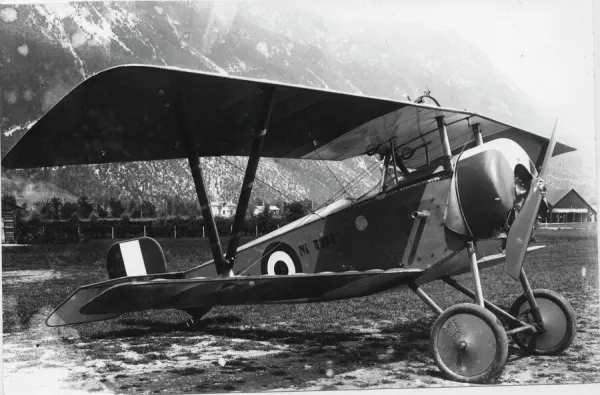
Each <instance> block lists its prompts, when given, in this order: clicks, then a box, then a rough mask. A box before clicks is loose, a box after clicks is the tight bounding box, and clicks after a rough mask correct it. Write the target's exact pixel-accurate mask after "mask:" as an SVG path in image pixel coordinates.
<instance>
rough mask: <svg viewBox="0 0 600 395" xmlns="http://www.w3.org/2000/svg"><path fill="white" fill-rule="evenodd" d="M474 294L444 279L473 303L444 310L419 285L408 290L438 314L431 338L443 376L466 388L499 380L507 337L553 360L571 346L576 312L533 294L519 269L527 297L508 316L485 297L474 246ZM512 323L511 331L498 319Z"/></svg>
mask: <svg viewBox="0 0 600 395" xmlns="http://www.w3.org/2000/svg"><path fill="white" fill-rule="evenodd" d="M467 247H468V252H469V259H470V264H471V274H472V275H473V280H474V283H475V288H476V291H475V292H473V291H471V290H469V289H467V288H466V287H464V286H463V285H461V284H460V283H458V282H457V281H456V280H454V279H452V278H450V277H443V278H442V280H443V281H444V282H446V283H447V284H448V285H450V286H452V287H453V288H455V289H456V290H458V291H459V292H461V293H463V294H465V295H467V296H468V297H470V298H471V299H473V300H474V301H475V304H471V303H462V304H458V305H454V306H452V307H450V308H448V309H446V310H444V311H442V309H441V308H440V307H439V306H438V305H437V304H436V303H435V302H434V301H433V300H432V299H431V298H430V297H429V296H428V295H427V294H425V292H424V291H423V290H422V289H421V288H420V287H419V286H418V285H417V284H410V288H411V289H412V290H413V291H414V292H415V293H416V294H417V295H418V296H419V297H420V298H421V299H422V300H423V301H424V302H425V303H426V304H427V305H428V306H429V307H430V308H431V309H432V310H433V311H435V312H436V313H437V314H439V316H438V318H437V319H436V320H435V322H434V324H433V328H432V330H431V336H430V342H431V343H430V344H431V351H432V354H433V358H434V361H435V363H436V365H437V366H438V368H439V369H440V371H441V372H442V373H443V374H444V376H446V377H447V378H448V379H451V380H455V381H461V382H466V383H488V382H490V381H491V380H493V379H495V378H497V377H499V376H500V374H501V373H502V371H503V370H504V366H505V364H506V359H507V356H508V336H512V338H513V340H514V342H515V343H516V344H517V345H518V346H519V347H520V348H521V349H523V350H525V351H527V352H530V353H533V354H538V355H555V354H558V353H561V352H562V351H564V350H566V349H567V348H568V347H569V345H571V343H572V341H573V339H574V337H575V332H576V318H575V312H574V311H573V308H572V307H571V305H570V304H569V302H567V301H566V300H565V299H564V298H563V297H562V296H560V295H559V294H557V293H556V292H553V291H549V290H545V289H536V290H532V289H531V286H530V285H529V281H528V280H527V276H526V275H525V272H524V271H523V269H521V276H520V280H521V286H522V287H523V292H524V293H523V294H522V295H521V296H519V297H518V298H517V299H516V300H515V302H514V303H513V305H512V307H511V308H510V313H507V312H506V311H504V310H503V309H501V308H500V307H498V306H496V305H494V304H492V303H490V302H489V301H487V300H485V299H484V298H483V291H482V288H481V281H480V278H479V270H478V266H477V257H476V254H475V246H474V243H473V242H469V243H467ZM499 318H503V319H504V320H505V321H506V322H508V325H507V327H508V328H507V329H508V330H507V329H505V328H504V326H503V324H502V323H501V321H500V320H499Z"/></svg>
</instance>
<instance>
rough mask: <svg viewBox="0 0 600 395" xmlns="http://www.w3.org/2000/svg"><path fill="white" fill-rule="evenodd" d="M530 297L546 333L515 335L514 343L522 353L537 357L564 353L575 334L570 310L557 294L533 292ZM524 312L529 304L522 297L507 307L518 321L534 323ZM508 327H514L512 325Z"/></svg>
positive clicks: (538, 290) (574, 320)
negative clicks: (542, 321)
mask: <svg viewBox="0 0 600 395" xmlns="http://www.w3.org/2000/svg"><path fill="white" fill-rule="evenodd" d="M533 296H534V297H535V300H536V303H537V304H538V308H539V309H540V313H541V314H542V319H543V320H544V327H545V329H546V332H544V333H541V334H531V333H527V332H519V333H515V334H514V335H513V340H514V342H515V343H516V344H517V345H518V346H519V347H520V348H521V349H522V350H525V351H527V352H529V353H532V354H537V355H556V354H559V353H561V352H563V351H565V350H566V349H567V348H568V347H569V346H570V345H571V343H572V342H573V339H574V338H575V333H576V332H577V319H576V316H575V311H574V310H573V307H571V304H570V303H569V302H568V301H567V300H566V299H565V298H564V297H562V296H561V295H560V294H558V293H556V292H554V291H550V290H548V289H534V290H533ZM528 309H529V302H527V297H526V296H525V294H523V295H521V296H519V297H518V298H517V300H515V302H514V303H513V305H512V306H511V308H510V314H511V315H512V316H513V317H516V318H518V319H520V320H521V321H525V322H527V323H534V320H533V317H532V315H531V314H530V313H527V312H526V311H527V310H528ZM511 326H513V327H514V324H512V325H511Z"/></svg>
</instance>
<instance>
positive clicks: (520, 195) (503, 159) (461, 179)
mask: <svg viewBox="0 0 600 395" xmlns="http://www.w3.org/2000/svg"><path fill="white" fill-rule="evenodd" d="M454 160H455V171H454V175H453V178H452V183H451V191H450V197H449V201H448V208H447V211H446V227H448V228H449V229H450V230H452V231H454V232H456V233H459V234H462V235H471V236H473V237H474V238H475V239H489V238H496V237H503V236H506V232H505V231H506V221H507V217H508V214H509V212H510V211H511V209H512V208H513V207H515V205H518V204H519V203H520V202H522V201H523V200H524V198H525V196H526V195H527V192H528V185H529V182H530V181H531V179H532V178H533V177H535V176H537V170H536V169H535V166H534V164H533V163H532V162H531V159H530V158H529V156H528V155H527V153H526V152H525V150H524V149H523V148H521V146H520V145H518V144H517V143H516V142H514V141H513V140H509V139H497V140H493V141H490V142H488V143H485V144H482V145H480V146H477V147H474V148H472V149H470V150H468V151H466V152H465V153H464V154H463V155H460V156H459V157H457V158H456V159H454Z"/></svg>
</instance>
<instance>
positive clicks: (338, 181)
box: [315, 149, 352, 198]
mask: <svg viewBox="0 0 600 395" xmlns="http://www.w3.org/2000/svg"><path fill="white" fill-rule="evenodd" d="M315 153H316V154H317V156H318V157H319V159H320V160H321V162H323V164H324V165H325V167H326V168H327V170H329V172H330V173H331V175H332V176H333V178H335V180H336V181H337V183H338V184H340V186H341V187H342V189H341V190H343V191H344V193H345V194H346V195H348V197H349V198H352V196H350V193H348V191H346V188H344V184H342V182H341V181H340V180H339V179H338V178H337V176H336V175H335V173H334V172H333V170H331V168H330V167H329V166H327V162H325V160H324V159H323V157H322V156H321V154H320V153H319V149H315Z"/></svg>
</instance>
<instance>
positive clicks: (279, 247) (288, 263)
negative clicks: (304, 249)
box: [261, 242, 302, 275]
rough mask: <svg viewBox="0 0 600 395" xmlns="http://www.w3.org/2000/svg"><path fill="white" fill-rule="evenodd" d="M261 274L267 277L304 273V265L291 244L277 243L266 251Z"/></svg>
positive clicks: (270, 245)
mask: <svg viewBox="0 0 600 395" xmlns="http://www.w3.org/2000/svg"><path fill="white" fill-rule="evenodd" d="M261 273H262V274H267V275H285V274H296V273H302V263H301V262H300V258H299V257H298V254H297V253H296V251H294V249H293V248H292V247H291V246H290V245H289V244H286V243H283V242H275V243H272V244H269V246H268V247H267V248H266V249H265V252H264V254H263V257H262V260H261Z"/></svg>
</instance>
